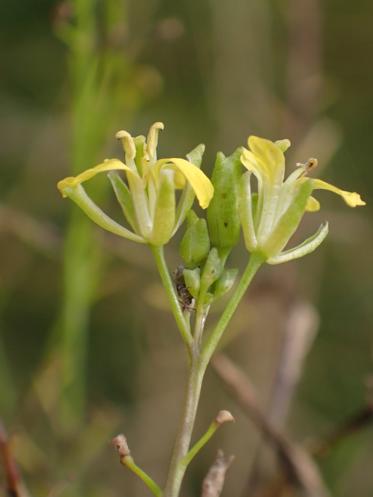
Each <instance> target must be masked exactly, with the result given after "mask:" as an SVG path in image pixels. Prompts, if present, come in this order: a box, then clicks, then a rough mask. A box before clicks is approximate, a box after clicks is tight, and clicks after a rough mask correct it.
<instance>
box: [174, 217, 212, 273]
mask: <svg viewBox="0 0 373 497" xmlns="http://www.w3.org/2000/svg"><path fill="white" fill-rule="evenodd" d="M187 220H188V227H187V229H186V231H185V234H184V236H183V238H182V240H181V242H180V247H179V251H180V255H181V257H182V259H183V261H184V263H185V265H186V266H187V267H191V268H193V267H196V266H198V265H199V264H200V263H201V262H202V261H203V260H204V259H205V258H206V257H207V255H208V253H209V250H210V239H209V233H208V229H207V223H206V221H205V219H199V218H198V216H197V215H196V214H195V213H194V212H193V211H190V212H189V214H188V217H187Z"/></svg>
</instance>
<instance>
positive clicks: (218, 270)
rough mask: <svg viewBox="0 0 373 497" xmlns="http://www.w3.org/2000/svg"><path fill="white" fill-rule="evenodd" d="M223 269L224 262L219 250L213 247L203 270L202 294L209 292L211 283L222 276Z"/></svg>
mask: <svg viewBox="0 0 373 497" xmlns="http://www.w3.org/2000/svg"><path fill="white" fill-rule="evenodd" d="M223 269H224V266H223V262H222V260H221V258H220V257H219V253H218V250H217V249H216V248H215V247H213V248H212V249H211V250H210V253H209V255H208V257H207V260H206V263H205V266H204V268H203V271H202V276H201V288H200V294H205V293H207V290H208V289H209V288H210V287H211V285H213V284H214V283H215V281H216V280H217V279H218V278H219V277H220V276H221V274H222V272H223Z"/></svg>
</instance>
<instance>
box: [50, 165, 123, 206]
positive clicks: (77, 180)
mask: <svg viewBox="0 0 373 497" xmlns="http://www.w3.org/2000/svg"><path fill="white" fill-rule="evenodd" d="M115 170H123V171H130V168H129V167H128V166H126V165H125V164H123V162H121V161H120V160H118V159H106V160H105V161H104V162H102V163H101V164H99V165H98V166H95V167H91V168H90V169H86V170H85V171H83V172H82V173H80V174H78V176H68V177H67V178H64V179H62V180H61V181H59V182H58V183H57V188H58V189H59V191H60V192H61V194H62V196H63V197H64V198H65V197H67V195H66V193H65V190H66V188H74V187H76V186H78V185H80V184H81V183H83V182H84V181H88V180H89V179H91V178H93V177H94V176H96V174H99V173H103V172H105V171H115Z"/></svg>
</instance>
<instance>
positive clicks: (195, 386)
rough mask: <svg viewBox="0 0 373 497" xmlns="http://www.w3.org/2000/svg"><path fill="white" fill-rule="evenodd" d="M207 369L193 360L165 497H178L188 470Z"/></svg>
mask: <svg viewBox="0 0 373 497" xmlns="http://www.w3.org/2000/svg"><path fill="white" fill-rule="evenodd" d="M205 371H206V367H205V366H204V365H203V364H202V363H201V362H200V361H199V360H196V359H195V360H192V364H191V369H190V375H189V380H188V384H187V391H186V397H185V405H184V411H183V414H182V418H181V426H180V429H179V432H178V436H177V438H176V442H175V446H174V450H173V453H172V458H171V463H170V469H169V472H168V476H167V482H166V486H165V489H164V493H163V497H178V495H179V492H180V487H181V484H182V481H183V478H184V474H185V471H186V468H187V462H185V460H184V458H185V457H186V456H187V454H188V451H189V447H190V441H191V438H192V433H193V427H194V422H195V419H196V414H197V408H198V403H199V398H200V395H201V388H202V381H203V377H204V374H205Z"/></svg>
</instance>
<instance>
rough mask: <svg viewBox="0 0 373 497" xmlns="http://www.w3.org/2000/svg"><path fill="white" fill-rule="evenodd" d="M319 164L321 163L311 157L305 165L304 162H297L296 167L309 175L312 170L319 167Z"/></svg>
mask: <svg viewBox="0 0 373 497" xmlns="http://www.w3.org/2000/svg"><path fill="white" fill-rule="evenodd" d="M318 163H319V161H318V160H317V159H315V158H313V157H311V158H310V159H308V161H307V162H305V163H304V164H303V163H302V162H297V163H296V164H295V165H296V166H297V167H302V168H303V169H304V173H305V174H307V173H308V172H309V171H311V170H312V169H315V167H317V166H318Z"/></svg>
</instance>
